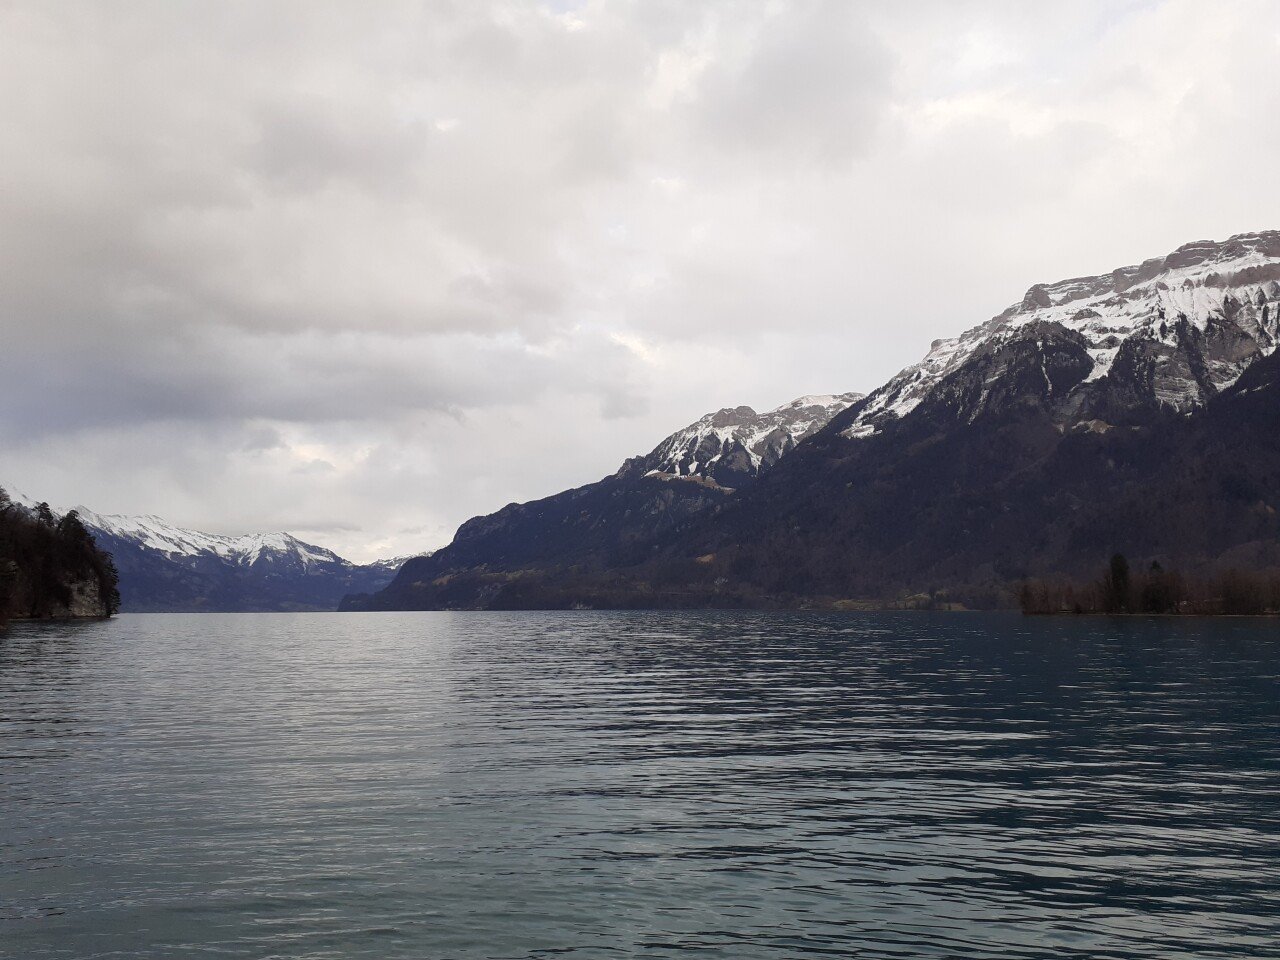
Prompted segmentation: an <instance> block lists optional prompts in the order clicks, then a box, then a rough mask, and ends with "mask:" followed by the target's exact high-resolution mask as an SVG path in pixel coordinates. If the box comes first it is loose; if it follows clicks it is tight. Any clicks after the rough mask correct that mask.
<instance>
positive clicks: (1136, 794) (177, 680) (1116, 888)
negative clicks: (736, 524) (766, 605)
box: [0, 612, 1280, 960]
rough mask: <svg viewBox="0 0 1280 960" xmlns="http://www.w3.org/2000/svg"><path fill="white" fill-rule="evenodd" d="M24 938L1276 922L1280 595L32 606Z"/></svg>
mask: <svg viewBox="0 0 1280 960" xmlns="http://www.w3.org/2000/svg"><path fill="white" fill-rule="evenodd" d="M0 956H5V957H14V958H22V960H28V958H30V960H36V958H55V957H56V958H77V960H79V958H166V960H168V958H240V957H252V958H286V957H287V958H294V957H306V958H346V957H370V958H458V960H475V958H532V957H539V958H541V957H546V958H552V957H554V958H575V960H576V958H592V960H595V958H610V957H646V958H675V957H679V958H685V957H714V958H734V960H752V958H778V960H781V958H792V957H859V958H903V960H906V958H917V957H964V958H1004V957H1017V958H1031V957H1036V958H1039V957H1046V958H1047V957H1054V958H1064V957H1065V958H1090V960H1097V958H1161V960H1170V958H1182V957H1276V956H1280V622H1277V621H1268V620H1218V621H1210V620H1200V621H1193V620H1169V619H1166V620H1142V619H1126V620H1115V621H1113V620H1106V619H1091V618H1081V619H1039V618H1033V619H1023V618H1021V617H1019V616H1017V615H985V614H939V615H929V614H907V613H904V614H852V613H851V614H812V615H810V614H736V613H735V614H689V613H680V614H671V613H590V612H583V613H569V614H565V613H510V614H505V613H418V614H349V615H335V614H314V615H312V614H301V615H284V614H281V615H244V614H241V615H190V616H188V615H135V616H121V617H119V618H117V619H115V620H112V621H109V622H101V623H81V624H18V625H15V626H14V627H12V628H11V629H10V631H9V632H8V633H7V634H0Z"/></svg>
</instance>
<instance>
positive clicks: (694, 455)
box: [617, 393, 862, 489]
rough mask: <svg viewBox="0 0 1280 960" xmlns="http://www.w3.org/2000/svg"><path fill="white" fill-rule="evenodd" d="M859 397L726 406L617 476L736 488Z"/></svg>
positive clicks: (831, 396)
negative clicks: (694, 480)
mask: <svg viewBox="0 0 1280 960" xmlns="http://www.w3.org/2000/svg"><path fill="white" fill-rule="evenodd" d="M861 399H862V394H860V393H842V394H826V395H822V396H806V397H799V398H798V399H795V400H792V401H791V402H790V403H785V404H783V405H782V406H780V407H778V408H777V409H775V410H770V411H768V412H767V413H756V412H755V411H754V410H753V409H751V407H726V408H725V409H723V410H717V411H716V412H715V413H708V414H707V415H706V416H704V417H702V418H701V419H699V420H698V421H696V422H695V423H691V424H690V425H689V426H687V427H685V428H684V429H683V430H678V431H676V432H675V433H673V434H672V435H671V436H669V437H667V438H666V439H665V440H663V441H662V442H661V443H660V444H658V446H657V447H655V448H654V449H653V451H652V452H651V453H649V454H648V455H647V456H643V457H632V458H631V459H629V460H628V461H627V462H626V463H624V464H623V465H622V467H621V469H619V471H618V474H617V475H618V476H643V475H644V474H647V473H662V474H669V475H671V476H675V477H703V478H704V479H707V480H714V481H715V482H716V483H718V484H720V486H722V487H728V488H730V489H734V488H737V487H740V486H742V485H743V484H745V483H748V482H750V481H751V480H753V479H755V478H756V477H757V476H759V475H760V473H761V472H763V471H765V470H768V469H769V468H770V467H772V466H773V465H774V464H775V463H777V462H778V461H779V460H780V459H782V457H783V456H785V455H786V454H788V453H790V452H791V451H792V450H794V449H795V446H796V444H797V443H799V442H800V441H801V440H803V439H805V438H806V437H808V436H810V435H812V434H814V433H816V432H817V431H818V430H820V429H822V428H823V427H825V426H826V425H827V423H828V422H830V420H831V418H832V417H834V416H835V415H836V414H837V413H840V412H841V411H843V410H845V409H847V408H848V407H850V406H852V405H853V404H854V403H856V402H857V401H859V400H861Z"/></svg>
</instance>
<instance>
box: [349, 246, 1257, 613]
mask: <svg viewBox="0 0 1280 960" xmlns="http://www.w3.org/2000/svg"><path fill="white" fill-rule="evenodd" d="M1278 341H1280V232H1276V231H1268V232H1265V233H1257V234H1241V235H1239V236H1235V237H1232V238H1230V239H1229V240H1226V241H1222V242H1209V241H1205V242H1197V243H1191V244H1187V245H1186V246H1183V247H1180V248H1179V249H1178V250H1175V251H1174V252H1173V253H1171V254H1169V255H1168V256H1164V257H1158V258H1155V259H1152V260H1147V261H1145V262H1144V263H1142V264H1140V265H1137V266H1130V267H1122V268H1119V269H1117V270H1113V271H1111V272H1110V273H1107V274H1103V275H1100V276H1096V277H1084V278H1077V279H1073V280H1066V281H1061V282H1058V283H1053V284H1037V285H1035V286H1033V287H1031V288H1030V289H1029V290H1028V291H1027V293H1026V294H1025V296H1023V297H1022V299H1021V300H1020V301H1019V302H1017V303H1015V304H1014V305H1012V306H1010V307H1009V308H1008V309H1006V310H1004V311H1002V312H1001V313H999V314H997V315H996V316H995V317H992V318H991V319H990V320H988V321H987V322H985V323H982V324H980V325H978V326H975V327H973V328H971V329H969V330H968V331H967V332H965V333H963V334H961V335H960V336H958V337H956V338H953V339H949V340H940V341H935V343H934V344H933V346H932V348H931V349H930V351H929V353H928V355H927V356H926V357H925V358H924V359H923V360H922V361H921V362H920V363H918V364H914V365H913V366H910V367H908V368H907V369H905V370H903V371H902V372H901V373H899V374H898V375H897V376H895V377H893V378H892V379H891V380H890V381H889V382H888V383H886V384H885V385H884V386H882V387H880V388H879V389H877V390H875V391H873V392H872V393H871V394H869V395H868V396H866V397H862V398H859V397H858V396H857V395H854V394H845V395H842V396H838V397H822V398H802V399H801V400H798V401H796V402H795V403H794V404H789V405H787V406H785V407H782V408H779V409H778V410H777V411H771V412H770V413H768V414H763V415H757V414H755V413H754V411H752V410H751V409H750V408H736V409H729V410H722V411H720V412H718V413H716V414H711V415H709V416H708V417H704V418H702V419H701V420H699V421H698V422H697V423H695V424H692V425H691V426H690V427H688V428H686V429H685V430H682V431H678V432H677V433H675V434H673V435H672V436H671V437H669V438H668V439H667V440H665V441H663V443H662V444H660V445H659V446H658V447H657V448H656V449H655V450H654V451H653V452H651V453H650V454H648V455H647V456H644V457H637V458H633V459H632V460H629V461H627V463H626V464H624V465H623V467H622V468H621V469H620V470H619V471H618V472H617V473H616V474H614V475H613V476H611V477H607V478H605V479H604V480H601V481H598V482H597V483H594V484H589V485H587V486H585V487H579V488H576V489H573V490H569V491H566V492H564V493H561V494H556V495H555V496H552V497H548V498H545V499H543V500H538V501H533V502H531V503H526V504H511V505H508V506H507V507H504V508H503V509H502V510H500V511H498V512H497V513H494V514H491V515H489V516H486V517H479V518H475V519H473V520H469V521H467V522H466V523H465V524H463V525H462V526H461V527H460V528H459V530H458V533H457V535H456V536H455V537H454V540H453V542H452V543H451V544H450V545H449V546H447V547H445V548H443V549H441V550H439V551H437V552H436V553H435V554H434V555H433V556H431V557H429V558H419V559H415V560H412V561H410V562H408V563H406V564H405V565H404V566H403V568H402V569H401V570H400V572H399V574H398V575H397V576H396V577H395V579H394V580H393V581H392V582H391V583H390V584H389V585H388V586H387V587H386V588H385V589H383V590H381V591H378V592H376V593H373V594H371V595H364V596H351V597H348V598H347V599H346V600H345V601H344V603H343V606H344V609H437V608H452V607H464V608H499V607H539V606H542V607H566V606H676V607H678V606H795V605H810V604H817V605H832V604H840V603H845V602H848V603H859V602H894V601H900V600H902V599H903V598H904V597H919V596H922V595H923V596H925V597H929V598H933V599H939V598H941V599H950V600H958V601H961V602H965V603H969V604H979V605H990V604H995V603H1001V602H1008V599H1009V598H1008V591H1009V587H1010V585H1011V584H1012V583H1013V582H1014V581H1016V580H1018V579H1019V578H1022V577H1026V576H1031V575H1044V574H1048V573H1064V574H1073V575H1074V574H1082V573H1084V572H1086V571H1089V570H1092V569H1095V568H1096V566H1097V565H1098V563H1099V562H1100V561H1102V560H1104V559H1105V557H1106V556H1107V555H1109V554H1110V553H1111V552H1112V551H1117V550H1118V551H1122V552H1125V553H1127V554H1128V555H1129V556H1130V557H1131V559H1133V560H1134V561H1136V562H1140V563H1147V562H1150V561H1160V562H1162V563H1163V564H1166V565H1168V564H1174V565H1178V566H1180V567H1182V568H1185V569H1206V568H1212V567H1214V566H1221V565H1224V564H1233V563H1234V564H1248V565H1251V566H1254V567H1257V566H1280V548H1278V546H1277V543H1278V537H1280V521H1278V520H1277V516H1278V514H1277V510H1278V509H1280V502H1277V501H1280V494H1277V492H1276V491H1277V490H1278V489H1280V486H1278V485H1277V480H1280V431H1277V429H1276V427H1277V426H1280V356H1277V354H1276V351H1275V348H1276V345H1277V342H1278Z"/></svg>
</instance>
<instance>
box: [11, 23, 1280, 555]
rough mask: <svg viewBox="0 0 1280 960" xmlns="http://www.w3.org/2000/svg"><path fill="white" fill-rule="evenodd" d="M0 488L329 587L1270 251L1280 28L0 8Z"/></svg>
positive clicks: (1279, 209) (1278, 141)
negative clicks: (306, 565) (275, 544)
mask: <svg viewBox="0 0 1280 960" xmlns="http://www.w3.org/2000/svg"><path fill="white" fill-rule="evenodd" d="M0 54H2V55H0V307H2V310H0V335H2V337H3V340H2V342H0V482H4V483H8V484H10V485H12V486H14V487H16V488H18V489H20V490H23V491H25V492H27V493H29V494H31V495H33V496H36V497H38V498H44V499H48V500H50V501H51V502H52V503H54V505H55V506H62V507H67V506H71V505H73V504H77V503H83V504H85V505H88V506H90V507H92V508H93V509H96V510H99V511H101V512H116V513H155V514H159V515H161V516H164V517H166V518H168V519H170V520H172V521H174V522H176V523H179V524H181V525H184V526H190V527H195V528H197V529H204V530H209V531H213V532H221V533H243V532H250V531H267V530H279V529H286V530H290V531H292V532H294V533H296V534H298V535H299V536H302V537H303V538H304V539H308V540H311V541H313V542H317V543H320V544H322V545H325V546H329V547H332V548H334V549H337V550H338V551H339V552H341V553H344V554H345V555H347V556H350V557H352V558H353V559H359V560H363V559H372V558H373V557H375V556H389V555H397V554H404V553H411V552H414V551H417V550H420V549H423V548H427V547H434V546H438V545H440V544H443V543H446V542H448V540H449V539H450V538H451V536H452V533H453V531H454V529H455V528H456V526H457V525H458V523H460V522H461V521H462V520H465V519H466V518H468V517H470V516H473V515H475V514H478V513H487V512H490V511H492V510H494V509H496V508H498V507H501V506H502V505H503V504H505V503H507V502H509V501H513V500H524V499H531V498H534V497H539V496H545V495H547V494H550V493H554V492H556V491H558V490H560V489H563V488H566V487H569V486H574V485H578V484H581V483H586V482H590V481H593V480H596V479H599V478H600V477H601V476H603V475H605V474H607V473H610V472H612V471H613V470H614V469H615V468H616V467H617V466H618V464H619V463H620V462H621V461H622V460H623V459H624V458H625V457H627V456H630V455H632V454H636V453H640V452H644V451H647V450H648V449H650V448H651V447H652V446H654V444H655V443H657V441H658V440H660V439H661V438H662V437H663V436H664V435H665V434H667V433H669V432H671V431H672V430H674V429H676V428H678V427H680V426H682V425H683V424H685V423H687V422H689V421H691V420H693V419H695V418H697V417H698V416H699V415H701V414H702V413H704V412H706V411H708V410H713V409H716V408H718V407H722V406H730V405H738V404H744V403H745V404H750V405H752V406H754V407H756V408H757V409H760V410H763V409H767V408H769V407H773V406H776V405H778V404H780V403H782V402H784V401H786V400H789V399H791V398H792V397H794V396H797V395H800V394H804V393H819V392H838V391H846V390H863V391H866V390H870V389H872V388H874V387H876V386H878V385H879V384H880V383H882V382H883V381H884V380H886V379H887V378H888V377H889V376H891V375H892V374H893V373H895V372H896V371H897V370H898V369H900V368H901V367H903V366H905V365H906V364H908V363H912V362H914V361H915V360H917V359H919V358H920V357H921V356H922V355H923V354H924V353H925V351H926V350H927V349H928V346H929V342H930V341H931V340H932V339H934V338H935V337H941V336H949V335H953V334H956V333H958V332H960V331H961V330H963V329H965V328H967V327H970V326H972V325H974V324H975V323H979V322H981V321H983V320H985V319H987V318H988V317H990V316H991V315H993V314H995V313H997V312H999V311H1000V310H1001V309H1003V308H1004V307H1005V306H1006V305H1008V304H1009V303H1011V302H1014V301H1016V300H1019V299H1020V298H1021V296H1022V294H1023V292H1024V291H1025V290H1026V288H1027V287H1028V286H1030V285H1031V284H1032V283H1035V282H1039V281H1052V280H1055V279H1060V278H1063V277H1068V276H1076V275H1082V274H1087V273H1098V272H1102V271H1106V270H1109V269H1111V268H1113V267H1116V266H1120V265H1122V264H1126V263H1131V262H1135V261H1139V260H1142V259H1144V258H1146V257H1151V256H1156V255H1160V254H1164V253H1167V252H1168V251H1169V250H1171V249H1173V248H1174V247H1176V246H1178V245H1180V244H1181V243H1184V242H1186V241H1190V240H1195V239H1205V238H1223V237H1226V236H1228V235H1230V234H1232V233H1239V232H1242V231H1249V230H1259V229H1266V228H1275V227H1280V189H1277V187H1276V185H1275V179H1276V169H1277V162H1278V161H1280V133H1277V128H1278V126H1280V124H1278V123H1277V117H1280V4H1277V3H1275V2H1273V0H1258V2H1214V3H1206V2H1204V0H1169V2H1141V3H1140V2H1123V0H1109V2H1075V3H1027V2H1021V0H1018V2H1007V3H998V2H963V0H945V2H942V0H939V2H928V0H915V2H909V3H908V2H901V0H886V2H865V3H854V2H794V3H791V2H701V0H700V2H696V3H691V2H688V0H670V2H667V0H644V2H627V0H600V2H581V3H578V2H572V0H561V2H554V3H537V2H528V3H522V2H513V0H507V2H485V0H457V2H428V3H395V2H377V3H358V2H346V3H317V2H312V0H307V2H297V3H271V2H267V3H260V2H252V3H242V4H237V3H224V2H217V3H212V2H211V3H173V2H171V0H157V2H154V3H145V2H124V3H107V2H102V3H87V2H85V3H73V2H48V0H37V2H30V3H24V2H9V0H0Z"/></svg>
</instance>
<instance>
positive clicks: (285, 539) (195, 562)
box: [11, 491, 410, 613]
mask: <svg viewBox="0 0 1280 960" xmlns="http://www.w3.org/2000/svg"><path fill="white" fill-rule="evenodd" d="M11 492H12V491H11ZM13 498H14V501H15V502H16V503H18V504H21V505H23V506H25V507H26V508H27V509H34V508H35V506H36V504H35V502H34V501H32V500H31V498H30V497H25V496H23V495H21V494H13ZM76 512H77V514H78V515H79V517H80V521H81V523H83V524H84V526H85V528H86V529H87V530H88V531H89V532H90V533H91V534H92V535H93V538H94V540H95V541H96V543H97V544H98V546H99V547H100V548H101V549H103V550H106V551H107V552H108V553H110V554H111V555H112V557H113V559H114V560H115V564H116V568H117V570H118V571H119V575H120V594H121V609H122V610H123V611H124V612H126V613H128V612H134V613H138V612H159V611H245V612H247V611H287V610H333V609H335V608H336V607H337V605H338V602H339V601H340V600H341V599H342V597H343V596H344V595H345V594H347V593H352V592H360V591H368V590H377V589H379V588H380V587H382V586H385V585H386V584H387V583H388V582H390V580H391V578H392V577H393V576H394V575H395V573H396V571H397V570H398V569H399V568H400V566H401V565H402V564H403V563H404V562H405V561H406V560H407V559H410V558H408V557H398V558H395V559H389V560H378V561H375V562H373V563H367V564H356V563H352V562H351V561H350V560H346V559H344V558H342V557H340V556H338V555H337V554H336V553H334V552H333V551H332V550H326V549H325V548H324V547H318V546H316V545H314V544H311V543H306V542H305V541H302V540H299V539H298V538H297V537H294V536H292V535H291V534H288V533H267V534H248V535H246V536H238V537H229V536H223V535H220V534H212V533H201V532H199V531H196V530H186V529H183V528H181V527H176V526H174V525H173V524H171V523H168V522H167V521H165V520H163V519H161V518H160V517H156V516H140V517H130V516H104V515H102V514H99V513H95V512H94V511H92V510H88V509H86V508H84V507H79V508H77V509H76Z"/></svg>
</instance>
